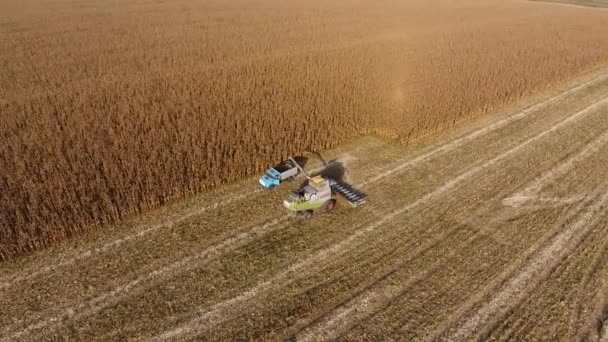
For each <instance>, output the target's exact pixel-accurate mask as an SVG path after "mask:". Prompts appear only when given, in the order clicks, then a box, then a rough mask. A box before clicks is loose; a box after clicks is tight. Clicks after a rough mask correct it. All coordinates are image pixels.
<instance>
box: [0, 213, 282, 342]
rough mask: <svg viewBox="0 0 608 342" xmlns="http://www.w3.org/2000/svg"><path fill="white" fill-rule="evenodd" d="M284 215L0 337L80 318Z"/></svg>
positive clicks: (268, 228)
mask: <svg viewBox="0 0 608 342" xmlns="http://www.w3.org/2000/svg"><path fill="white" fill-rule="evenodd" d="M287 218H288V217H287V216H283V217H281V218H279V219H275V220H273V221H271V222H270V223H266V224H264V225H259V226H254V227H252V228H249V229H247V230H246V231H245V232H242V233H240V234H237V235H236V236H233V237H230V238H227V239H224V240H223V241H222V242H221V243H219V244H215V245H212V246H210V247H208V248H205V249H204V250H203V251H201V252H199V253H197V254H195V255H191V256H188V257H185V258H183V259H181V260H179V261H177V262H174V263H171V264H169V265H167V266H164V267H162V268H160V269H157V270H153V271H150V272H148V273H146V274H144V275H142V276H140V277H138V278H136V279H135V280H132V281H130V282H129V283H126V284H124V285H120V286H118V287H116V288H114V289H113V290H112V291H110V292H106V293H104V294H102V295H100V296H98V297H95V298H93V299H90V300H87V301H85V302H82V303H80V304H79V305H77V306H75V307H71V308H67V309H64V310H63V312H62V313H60V314H58V315H55V316H52V317H50V318H48V319H45V320H41V321H39V322H37V323H33V324H29V325H28V326H27V327H26V328H24V329H22V330H20V331H17V332H14V333H12V334H11V336H9V337H6V338H3V339H2V341H8V340H10V339H21V338H23V337H24V336H27V335H29V334H31V333H32V332H34V331H36V330H40V329H45V331H50V330H53V329H55V328H57V326H58V325H60V324H61V323H62V322H63V321H64V320H66V319H79V318H82V317H86V316H90V315H92V314H95V313H96V312H98V311H100V310H102V309H104V308H106V307H108V306H109V305H111V304H112V303H115V302H117V301H119V300H121V299H123V298H124V297H126V296H129V295H132V294H133V292H135V291H138V290H142V289H145V286H148V285H150V284H157V283H160V282H162V281H163V280H165V279H166V278H168V277H171V276H173V275H174V273H177V272H184V271H186V270H188V269H191V268H195V267H199V266H200V265H202V264H205V263H208V262H210V261H212V260H214V259H216V258H218V257H220V256H221V255H223V254H225V253H228V252H230V251H233V250H235V249H237V248H239V247H241V246H243V245H245V244H246V243H248V242H250V240H251V239H257V238H258V237H261V236H263V235H265V234H268V233H269V232H272V231H274V230H277V229H281V228H282V227H284V225H281V223H283V222H285V221H286V220H287ZM144 285H145V286H144ZM9 330H11V329H9Z"/></svg>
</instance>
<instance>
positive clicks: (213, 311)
mask: <svg viewBox="0 0 608 342" xmlns="http://www.w3.org/2000/svg"><path fill="white" fill-rule="evenodd" d="M606 103H608V98H606V97H605V98H603V99H602V100H599V101H597V102H595V103H594V104H591V105H589V106H588V107H586V108H585V109H583V110H580V111H578V112H576V113H574V114H572V115H570V116H568V117H566V118H565V119H563V120H562V121H560V122H558V123H557V124H555V125H553V126H551V127H550V128H548V129H546V130H544V131H542V132H541V133H539V134H537V135H535V136H533V137H531V138H529V139H527V140H526V141H524V142H522V143H520V144H518V145H517V146H515V147H513V148H511V149H510V150H507V151H505V152H502V153H501V154H499V155H498V156H496V157H494V158H493V159H491V160H489V161H487V162H485V163H483V164H482V165H479V166H476V167H474V168H472V169H470V170H468V171H466V172H464V173H463V174H461V175H459V176H458V177H456V178H454V179H452V180H450V181H448V182H447V183H445V184H444V185H443V186H441V187H439V188H438V189H436V190H434V191H432V192H430V193H428V194H426V195H425V196H423V197H421V198H419V199H418V200H416V201H414V202H413V203H411V204H409V205H407V206H405V207H402V208H400V209H397V210H395V211H393V212H391V213H389V214H387V215H385V216H384V217H383V218H382V219H380V220H378V221H376V222H374V223H372V224H370V225H368V226H367V227H365V228H362V229H359V230H357V231H356V232H354V233H353V234H351V235H350V236H348V237H347V238H346V239H344V240H342V241H340V242H338V243H336V244H334V245H332V246H330V247H328V248H325V249H323V250H321V251H319V252H317V253H316V254H315V255H314V256H311V257H309V258H306V259H304V260H302V261H301V262H298V263H296V264H294V265H291V266H290V267H288V268H287V269H286V270H284V271H282V272H280V273H279V274H277V275H276V276H274V277H272V278H271V279H268V280H266V281H263V282H260V283H258V284H256V285H255V286H253V287H252V288H250V289H249V290H247V291H245V292H244V293H242V294H240V295H238V296H236V297H234V298H231V299H229V300H226V301H223V302H220V303H217V304H215V305H213V306H212V307H211V308H210V309H209V310H206V311H202V312H199V314H198V315H197V317H195V318H194V319H192V320H191V321H190V322H188V323H186V324H184V325H182V326H179V327H177V328H176V329H174V330H171V331H168V332H165V333H163V334H161V335H159V336H156V337H155V339H161V340H166V339H170V338H177V337H179V336H182V335H185V334H192V333H197V331H196V330H197V328H198V327H199V325H200V323H201V322H203V321H207V323H208V324H210V325H214V323H213V321H217V320H220V316H221V314H222V312H223V311H224V310H226V309H229V308H230V307H232V306H235V305H237V304H238V303H240V302H244V301H247V300H250V299H251V298H253V297H255V296H256V295H257V294H259V293H260V292H265V291H267V290H269V289H270V288H271V286H272V285H273V284H274V283H281V282H283V281H286V280H287V279H289V278H290V277H291V275H294V276H295V274H296V273H297V272H300V270H302V269H305V268H306V267H310V266H312V265H314V264H315V263H320V262H322V261H323V260H324V259H327V258H328V257H329V256H333V257H335V256H338V255H341V254H343V253H344V250H345V249H347V248H348V247H349V246H350V245H351V244H353V243H354V242H355V241H356V240H358V239H359V238H361V237H363V236H365V235H366V234H368V233H370V232H372V231H374V230H376V229H378V228H379V227H381V226H382V225H384V224H385V223H387V222H389V221H391V220H392V219H393V218H395V217H396V216H398V215H400V214H402V213H404V212H407V211H410V210H412V209H414V208H416V207H418V206H420V205H422V204H425V203H426V202H428V201H430V200H431V199H433V198H434V197H436V196H438V195H441V194H444V193H446V192H448V191H449V190H452V189H454V188H456V186H458V185H459V184H460V183H462V182H463V181H465V180H467V179H469V178H471V177H473V176H475V175H477V174H479V173H480V172H482V171H484V170H486V169H487V168H489V167H491V166H494V165H495V164H497V163H498V162H500V161H502V160H504V159H506V158H508V157H510V156H512V155H514V154H516V153H517V152H519V151H521V150H522V149H523V148H525V147H527V146H528V145H530V144H532V143H534V142H536V141H539V140H541V139H542V138H544V137H545V136H546V135H548V134H550V133H553V132H555V131H557V130H560V129H562V128H564V127H567V126H568V125H569V124H571V123H574V122H576V121H577V120H579V119H581V118H584V117H585V116H587V115H588V114H590V113H592V112H593V111H594V110H595V109H598V108H600V107H601V106H603V105H604V104H606ZM473 134H475V133H473ZM419 158H420V157H419ZM415 160H418V158H417V159H415ZM389 174H391V173H388V172H385V173H383V175H389ZM372 180H373V178H372Z"/></svg>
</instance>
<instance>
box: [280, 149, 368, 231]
mask: <svg viewBox="0 0 608 342" xmlns="http://www.w3.org/2000/svg"><path fill="white" fill-rule="evenodd" d="M289 160H290V161H291V162H292V163H293V164H294V165H296V167H297V168H298V169H300V171H302V173H303V174H304V175H305V176H306V177H307V178H308V184H307V185H306V186H304V187H303V188H301V189H299V190H298V191H294V192H292V193H291V194H289V196H288V197H287V198H286V199H285V200H284V201H283V206H284V207H285V208H286V209H287V210H288V211H289V212H290V213H292V214H294V215H299V216H302V217H304V218H305V219H310V218H312V216H313V214H314V213H315V212H318V211H323V212H330V211H332V210H333V209H334V208H335V206H336V203H337V195H340V196H342V197H343V198H344V199H345V200H346V201H347V202H348V203H349V204H350V205H351V206H353V207H356V206H358V205H361V204H363V203H365V199H364V198H363V196H362V195H361V194H359V193H357V192H355V191H353V190H350V189H348V188H346V187H345V186H343V185H341V184H340V183H338V182H337V181H335V180H333V179H331V178H325V177H323V176H315V177H310V176H309V175H308V174H307V173H306V171H304V169H302V167H300V165H299V164H298V163H297V162H296V161H295V160H293V158H291V157H290V158H289Z"/></svg>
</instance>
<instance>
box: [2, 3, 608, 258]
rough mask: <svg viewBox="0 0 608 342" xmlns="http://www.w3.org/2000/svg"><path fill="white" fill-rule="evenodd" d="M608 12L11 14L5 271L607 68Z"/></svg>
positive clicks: (44, 10) (219, 7)
mask: <svg viewBox="0 0 608 342" xmlns="http://www.w3.org/2000/svg"><path fill="white" fill-rule="evenodd" d="M606 18H607V15H606V12H605V11H602V10H597V9H589V8H577V7H564V6H556V5H552V4H545V3H536V2H527V1H515V0H514V1H508V0H467V1H447V0H435V1H426V0H425V1H422V0H414V1H389V0H381V1H357V0H345V1H318V0H313V1H279V0H268V1H264V0H257V1H241V0H239V1H193V0H177V1H168V2H164V1H160V0H159V1H147V0H146V1H143V0H134V1H128V2H126V1H99V0H85V1H78V2H77V3H75V2H73V1H66V0H48V1H44V2H40V1H34V0H19V1H17V0H5V1H2V2H0V51H1V53H0V76H1V82H0V117H1V118H2V120H1V121H0V132H1V133H0V134H1V139H2V144H0V188H1V191H0V213H1V215H0V259H6V258H9V257H11V256H14V255H16V254H20V253H23V252H27V251H30V250H33V249H38V248H40V247H43V246H47V245H49V244H51V243H53V242H56V241H61V240H63V239H65V238H66V237H70V236H73V235H75V234H78V233H82V232H83V231H87V230H88V231H91V230H94V229H92V228H95V227H99V226H101V225H104V224H107V223H110V222H115V221H116V220H120V219H124V218H127V217H130V216H131V215H133V214H137V213H140V212H143V211H146V210H150V209H152V208H156V207H158V206H160V205H163V204H166V203H174V202H175V201H176V200H177V199H180V198H184V197H187V196H189V195H192V194H195V193H200V192H201V191H204V190H208V189H211V188H216V187H217V185H219V184H222V183H226V182H232V181H235V180H238V179H242V178H243V177H247V176H251V175H253V174H256V173H258V172H260V171H261V170H263V169H264V168H266V167H267V166H268V165H269V164H272V163H274V162H276V161H277V160H281V159H283V158H284V157H285V156H287V155H289V154H294V153H298V152H301V151H304V150H323V149H326V148H332V147H336V146H338V145H339V144H341V143H344V142H346V141H352V140H353V139H355V137H357V136H359V135H362V134H375V135H376V136H383V137H389V138H394V139H397V140H399V141H401V142H406V143H411V142H413V141H415V140H417V139H419V138H421V137H426V136H429V135H432V134H435V133H437V132H439V131H444V130H446V129H448V128H450V127H452V126H454V125H455V124H457V123H459V122H461V121H464V120H467V119H471V118H473V117H477V116H479V115H480V114H483V113H486V112H489V111H493V110H495V109H497V108H499V107H503V106H505V105H506V104H508V103H512V102H513V101H515V100H517V99H519V98H522V97H525V96H527V95H530V94H532V93H535V92H538V91H540V90H543V89H546V88H548V87H552V86H555V85H556V84H558V83H560V82H562V81H564V80H566V79H568V78H571V77H573V76H576V75H579V74H581V73H582V72H585V71H589V70H592V69H594V68H598V67H599V66H600V65H602V64H605V62H606V60H607V59H608V43H607V38H606V37H608V25H606Z"/></svg>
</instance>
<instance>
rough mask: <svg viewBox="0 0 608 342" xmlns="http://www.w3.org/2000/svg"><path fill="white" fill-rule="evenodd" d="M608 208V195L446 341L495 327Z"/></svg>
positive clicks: (455, 329) (502, 287)
mask: <svg viewBox="0 0 608 342" xmlns="http://www.w3.org/2000/svg"><path fill="white" fill-rule="evenodd" d="M607 204H608V192H606V193H604V194H603V195H602V196H601V197H600V198H599V200H598V201H596V202H595V203H592V204H591V206H590V207H589V208H587V210H585V212H584V213H582V214H581V215H580V216H579V217H578V219H577V220H576V221H574V222H573V223H572V224H570V225H568V226H566V227H564V229H563V230H562V231H560V232H559V233H558V234H557V235H556V236H555V237H553V238H552V239H551V242H550V243H549V244H548V245H546V246H544V247H543V248H541V249H540V250H539V251H536V252H535V253H534V256H533V259H531V260H530V261H529V262H528V263H527V264H524V265H521V267H520V268H519V269H518V270H517V271H516V274H514V275H513V276H512V277H510V278H509V279H508V280H507V281H506V283H504V284H503V285H502V286H500V289H499V290H500V291H499V292H497V293H496V294H495V295H493V296H492V298H491V299H490V300H489V302H488V303H487V304H484V305H483V306H481V307H480V308H479V309H478V310H476V311H475V312H474V313H473V314H472V315H471V316H469V317H465V318H464V321H462V320H461V321H462V322H458V323H457V324H456V326H455V327H454V328H453V329H450V331H448V333H447V334H445V335H446V336H445V339H446V340H449V341H452V340H464V339H467V338H471V336H473V334H474V332H476V331H479V330H480V328H481V327H482V326H483V325H485V324H489V323H491V321H490V320H491V319H494V321H496V320H498V319H500V317H502V315H504V313H506V312H507V311H509V308H510V307H512V306H515V305H517V303H519V302H520V301H521V300H523V298H524V297H525V296H527V295H528V292H527V291H525V290H526V289H529V288H530V287H531V286H533V285H534V284H535V283H536V282H538V281H540V280H541V278H542V274H543V273H546V271H547V270H548V269H553V268H555V267H556V266H557V264H558V263H559V262H560V260H562V259H563V258H564V257H566V256H567V254H568V252H569V249H568V248H567V247H568V245H570V244H578V242H580V241H581V240H582V239H583V238H584V236H585V234H586V233H587V232H589V231H590V230H591V229H592V228H593V227H594V226H595V225H596V224H597V223H598V222H599V221H600V220H601V218H602V217H603V214H604V213H605V207H606V205H607Z"/></svg>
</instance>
